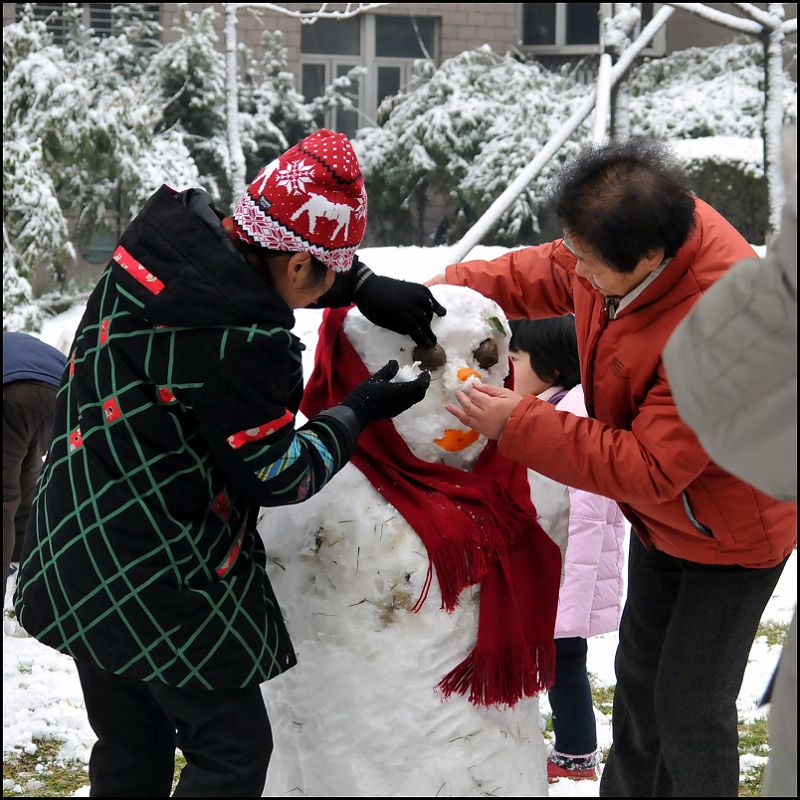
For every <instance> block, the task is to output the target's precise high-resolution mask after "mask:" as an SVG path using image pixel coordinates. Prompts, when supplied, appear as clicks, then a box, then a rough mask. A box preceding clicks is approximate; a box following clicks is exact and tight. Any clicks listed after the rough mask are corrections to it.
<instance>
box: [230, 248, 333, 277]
mask: <svg viewBox="0 0 800 800" xmlns="http://www.w3.org/2000/svg"><path fill="white" fill-rule="evenodd" d="M236 246H237V249H238V250H239V252H241V253H243V254H246V253H252V254H253V255H254V256H256V259H257V262H258V263H260V264H266V263H267V261H268V260H269V259H270V258H275V257H277V256H290V257H291V256H293V255H294V253H290V252H288V251H285V250H269V249H268V248H266V247H261V245H259V244H246V243H244V242H241V243H236ZM309 255H310V256H311V278H312V280H313V281H314V285H317V284H319V283H322V282H323V281H324V280H325V276H326V275H327V274H328V267H326V266H325V264H323V263H322V262H321V261H320V260H319V259H318V258H317V257H316V256H315V255H314V254H313V253H309ZM263 269H264V273H263V274H264V276H265V277H266V278H267V279H268V280H269V275H268V274H267V272H266V267H264V268H263Z"/></svg>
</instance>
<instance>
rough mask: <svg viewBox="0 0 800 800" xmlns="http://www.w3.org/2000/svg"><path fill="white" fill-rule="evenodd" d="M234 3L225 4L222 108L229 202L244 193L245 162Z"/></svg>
mask: <svg viewBox="0 0 800 800" xmlns="http://www.w3.org/2000/svg"><path fill="white" fill-rule="evenodd" d="M236 11H237V3H225V99H226V103H225V107H226V112H227V130H228V177H229V179H230V184H231V191H232V193H233V200H234V202H236V200H237V199H238V198H239V196H240V195H242V194H243V193H244V189H245V174H244V173H245V162H244V152H243V151H242V140H241V137H240V135H239V72H238V63H237V58H236V49H237V43H236Z"/></svg>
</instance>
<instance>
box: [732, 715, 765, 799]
mask: <svg viewBox="0 0 800 800" xmlns="http://www.w3.org/2000/svg"><path fill="white" fill-rule="evenodd" d="M738 727H739V756H740V757H741V756H744V755H748V754H749V755H754V756H759V757H761V758H763V757H764V756H767V755H768V754H769V736H768V733H767V717H766V716H764V717H759V718H758V719H755V720H753V721H752V722H742V721H740V722H739V726H738ZM764 767H765V764H763V763H762V764H753V765H749V766H745V767H744V768H743V769H742V770H741V772H740V775H739V797H761V784H762V783H763V781H764Z"/></svg>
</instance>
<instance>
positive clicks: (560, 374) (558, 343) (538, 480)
mask: <svg viewBox="0 0 800 800" xmlns="http://www.w3.org/2000/svg"><path fill="white" fill-rule="evenodd" d="M511 330H512V337H511V343H510V351H511V352H510V355H511V360H512V361H513V362H514V380H515V390H516V391H517V392H518V393H519V394H522V395H525V394H535V395H536V396H537V397H539V398H541V399H542V400H547V401H548V402H550V403H552V404H553V405H554V406H555V407H556V408H557V409H558V410H559V411H567V412H570V413H572V414H576V415H578V416H582V417H585V416H586V408H585V406H584V403H583V390H582V388H581V385H580V370H579V367H578V346H577V340H576V336H575V320H574V317H572V315H567V316H564V317H556V318H553V319H542V320H535V321H534V320H518V321H514V322H511ZM529 478H530V483H531V496H532V499H533V502H534V505H535V506H536V509H537V511H538V512H539V515H540V520H539V521H540V522H541V524H542V527H544V529H545V530H546V531H547V532H548V533H549V534H550V536H551V537H552V538H553V539H554V540H555V541H556V543H557V544H558V545H559V546H560V547H561V551H562V558H563V566H562V585H561V591H560V593H559V600H558V614H557V616H556V630H555V636H556V682H555V684H554V685H553V686H552V687H551V689H550V692H549V700H550V706H551V708H552V710H553V730H554V732H555V744H554V747H553V751H552V752H551V753H550V755H549V756H548V761H547V779H548V782H550V783H554V782H556V781H558V779H559V778H570V779H572V780H587V779H588V780H597V777H598V775H597V764H598V762H599V760H600V756H599V753H598V750H597V730H596V727H595V718H594V707H593V704H592V693H591V687H590V685H589V677H588V674H587V671H586V653H587V643H586V639H587V638H588V637H589V636H597V635H598V634H601V633H608V632H610V631H615V630H617V629H618V627H619V620H620V615H621V612H622V568H623V561H624V553H623V536H624V525H623V519H624V518H623V516H622V512H621V511H620V510H619V508H618V507H617V504H616V503H615V502H614V501H613V500H610V499H608V498H607V497H601V496H600V495H596V494H590V493H589V492H584V491H579V490H577V489H572V488H570V487H567V486H563V485H562V484H559V483H556V482H555V481H553V480H550V479H549V478H546V477H544V476H542V475H538V474H537V473H534V472H532V471H529Z"/></svg>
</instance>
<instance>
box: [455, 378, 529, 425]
mask: <svg viewBox="0 0 800 800" xmlns="http://www.w3.org/2000/svg"><path fill="white" fill-rule="evenodd" d="M456 400H458V402H459V403H460V404H461V407H460V408H459V407H458V406H454V405H449V404H448V405H446V406H445V409H446V410H447V411H449V412H450V413H451V414H452V415H453V416H454V417H455V418H456V419H457V420H458V421H459V422H460V423H461V424H462V425H466V426H468V427H470V428H472V429H473V430H476V431H478V433H480V434H483V435H484V436H486V437H488V438H489V439H499V438H500V437H501V436H502V435H503V430H504V429H505V427H506V422H508V418H509V417H510V416H511V414H512V412H513V411H514V409H515V408H516V407H517V406H518V405H519V404H520V403H521V402H522V395H519V394H517V393H516V392H512V391H511V389H506V388H503V387H500V386H490V385H488V384H485V383H473V384H472V385H471V386H469V388H468V389H467V390H466V391H465V392H462V391H457V392H456Z"/></svg>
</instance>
